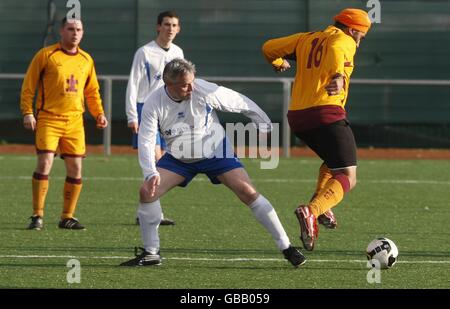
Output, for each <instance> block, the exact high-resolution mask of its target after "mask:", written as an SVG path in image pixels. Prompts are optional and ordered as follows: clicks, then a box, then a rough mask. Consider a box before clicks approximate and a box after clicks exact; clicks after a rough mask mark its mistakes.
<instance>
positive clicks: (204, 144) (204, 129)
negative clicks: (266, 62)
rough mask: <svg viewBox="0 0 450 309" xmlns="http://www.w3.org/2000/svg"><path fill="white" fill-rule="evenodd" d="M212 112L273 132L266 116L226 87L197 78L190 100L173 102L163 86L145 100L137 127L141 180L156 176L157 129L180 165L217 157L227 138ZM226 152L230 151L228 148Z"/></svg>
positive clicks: (244, 98) (167, 149)
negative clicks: (240, 117)
mask: <svg viewBox="0 0 450 309" xmlns="http://www.w3.org/2000/svg"><path fill="white" fill-rule="evenodd" d="M215 110H218V111H223V112H231V113H241V114H243V115H245V116H246V117H248V118H250V119H251V120H252V122H253V123H255V124H257V125H258V126H259V128H260V129H261V131H263V132H268V131H271V130H272V123H271V121H270V119H269V117H268V116H267V115H266V113H265V112H264V111H263V110H262V109H261V108H260V107H259V106H258V105H256V103H255V102H253V101H252V100H250V99H249V98H247V97H246V96H244V95H242V94H240V93H238V92H236V91H234V90H231V89H229V88H226V87H223V86H218V85H217V84H214V83H210V82H207V81H205V80H202V79H198V78H196V79H195V80H194V84H193V91H192V94H191V97H190V99H188V100H184V101H181V102H176V101H174V100H173V99H171V98H170V96H169V95H168V94H167V91H166V87H160V88H158V89H157V90H156V91H155V92H153V93H152V94H151V95H149V96H148V97H147V98H146V100H145V102H144V108H143V110H142V115H141V116H142V118H141V124H140V126H139V139H138V141H139V145H138V150H139V164H140V165H141V168H142V172H143V175H144V178H146V177H152V176H153V175H157V174H158V172H157V170H156V167H155V144H156V137H155V135H156V133H157V131H158V129H159V130H160V132H161V137H163V138H164V140H165V141H166V144H167V148H166V151H167V152H168V153H170V154H171V155H172V156H174V157H175V158H177V159H179V160H180V161H182V162H185V163H192V162H195V161H199V160H202V159H206V158H211V157H214V156H216V157H220V155H221V152H222V151H223V146H224V141H226V138H225V130H224V129H223V127H222V125H221V124H220V121H219V118H218V116H217V113H216V112H215ZM227 150H228V151H227V152H229V151H230V150H231V153H232V151H233V150H232V147H231V146H230V145H228V147H227ZM219 152H220V153H219Z"/></svg>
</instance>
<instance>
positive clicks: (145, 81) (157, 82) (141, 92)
mask: <svg viewBox="0 0 450 309" xmlns="http://www.w3.org/2000/svg"><path fill="white" fill-rule="evenodd" d="M175 58H184V54H183V50H182V49H181V48H180V47H178V46H177V45H175V44H173V43H172V44H171V46H170V48H169V50H167V51H166V50H164V49H162V48H161V47H160V46H159V45H158V44H157V43H156V41H151V42H150V43H148V44H146V45H144V46H142V47H141V48H139V49H138V50H137V51H136V53H135V55H134V59H133V65H132V66H131V72H130V77H129V79H128V85H127V92H126V104H125V105H126V107H125V109H126V113H127V119H128V122H137V121H138V115H137V109H136V103H137V102H140V103H143V102H144V100H145V98H146V97H147V96H148V95H149V94H150V93H152V92H153V91H154V90H155V89H157V88H159V87H161V86H162V85H164V82H163V80H162V73H163V70H164V67H165V66H166V64H167V63H169V62H170V61H172V60H173V59H175Z"/></svg>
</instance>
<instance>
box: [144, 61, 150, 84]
mask: <svg viewBox="0 0 450 309" xmlns="http://www.w3.org/2000/svg"><path fill="white" fill-rule="evenodd" d="M145 73H146V74H147V79H148V82H149V83H150V82H151V80H150V63H148V61H145Z"/></svg>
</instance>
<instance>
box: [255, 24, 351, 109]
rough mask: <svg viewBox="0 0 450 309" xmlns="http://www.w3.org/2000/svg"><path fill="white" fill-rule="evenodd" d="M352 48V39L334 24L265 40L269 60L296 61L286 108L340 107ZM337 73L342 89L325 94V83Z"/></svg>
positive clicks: (264, 52) (342, 103)
mask: <svg viewBox="0 0 450 309" xmlns="http://www.w3.org/2000/svg"><path fill="white" fill-rule="evenodd" d="M355 52H356V43H355V41H354V40H353V39H352V38H351V37H350V36H348V35H346V34H345V33H344V32H343V31H342V30H340V29H338V28H336V27H334V26H329V27H328V28H326V29H325V30H324V31H318V32H307V33H297V34H294V35H290V36H287V37H282V38H278V39H273V40H269V41H267V42H266V43H265V44H264V46H263V54H264V56H265V58H266V60H267V61H269V62H270V63H271V62H272V61H273V60H275V59H277V58H279V57H281V58H286V59H296V61H297V72H296V76H295V82H294V85H293V89H292V96H291V103H290V106H289V110H304V109H307V108H312V107H319V106H324V105H337V106H340V107H342V108H344V106H345V102H346V100H347V95H348V86H349V81H350V75H351V74H352V71H353V57H354V55H355ZM338 73H339V74H342V75H343V76H344V89H343V90H342V91H341V93H339V94H338V95H333V96H329V95H328V94H327V91H326V90H325V86H326V85H328V83H329V82H330V81H331V79H332V77H333V76H334V75H335V74H338Z"/></svg>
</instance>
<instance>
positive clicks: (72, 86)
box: [66, 74, 78, 92]
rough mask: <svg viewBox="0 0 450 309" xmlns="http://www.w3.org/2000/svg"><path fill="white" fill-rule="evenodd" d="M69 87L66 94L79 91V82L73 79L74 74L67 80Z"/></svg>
mask: <svg viewBox="0 0 450 309" xmlns="http://www.w3.org/2000/svg"><path fill="white" fill-rule="evenodd" d="M66 82H67V84H68V87H67V88H66V92H77V91H78V89H77V88H76V85H78V80H77V79H75V78H74V77H73V74H72V75H70V78H68V79H66Z"/></svg>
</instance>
